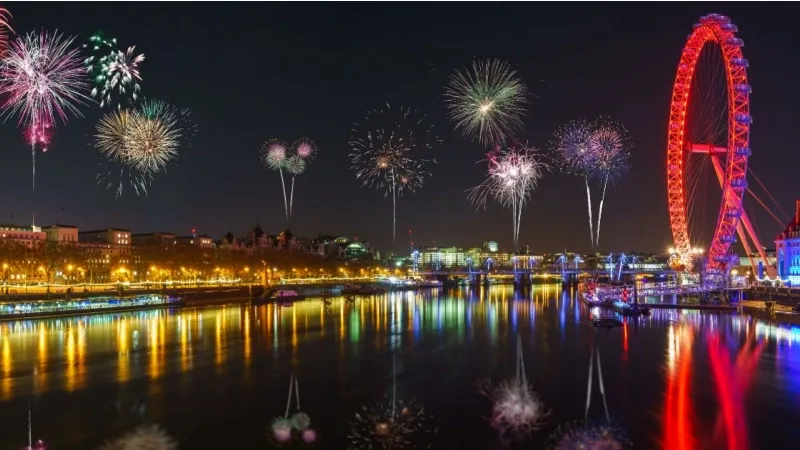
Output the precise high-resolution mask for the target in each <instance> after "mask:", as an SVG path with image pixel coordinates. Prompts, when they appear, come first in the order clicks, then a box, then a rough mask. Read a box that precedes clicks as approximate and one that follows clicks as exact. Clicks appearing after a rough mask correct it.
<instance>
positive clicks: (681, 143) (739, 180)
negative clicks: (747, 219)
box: [667, 14, 752, 272]
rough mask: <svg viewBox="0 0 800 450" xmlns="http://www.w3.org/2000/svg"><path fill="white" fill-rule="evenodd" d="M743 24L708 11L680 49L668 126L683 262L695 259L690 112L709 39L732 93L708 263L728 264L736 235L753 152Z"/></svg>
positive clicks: (711, 267)
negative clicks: (688, 176)
mask: <svg viewBox="0 0 800 450" xmlns="http://www.w3.org/2000/svg"><path fill="white" fill-rule="evenodd" d="M737 31H738V28H737V27H736V25H734V24H733V23H732V22H731V21H730V19H729V18H727V17H725V16H721V15H719V14H709V15H706V16H703V17H701V18H700V22H699V23H697V24H695V26H694V29H693V30H692V32H691V33H690V34H689V36H688V38H687V40H686V44H685V45H684V47H683V51H682V52H681V58H680V61H679V63H678V70H677V73H676V75H675V82H674V83H673V88H672V97H671V101H670V115H669V125H668V131H667V202H668V209H669V215H670V227H671V230H672V237H673V240H674V246H675V251H676V253H677V255H678V256H679V257H680V259H681V260H682V262H684V264H687V263H689V262H690V261H691V258H692V248H693V246H692V242H691V236H690V235H689V230H688V217H687V201H686V192H685V189H684V186H685V183H684V177H685V167H684V165H685V163H684V156H685V154H686V151H687V142H686V136H685V132H686V129H687V125H688V124H687V123H686V122H687V120H686V112H687V108H688V106H689V104H691V99H690V98H689V93H690V91H691V86H692V81H693V80H694V72H695V68H696V66H697V63H698V60H699V57H700V52H701V51H702V50H703V48H704V47H705V46H706V45H707V44H709V43H716V44H718V45H719V47H720V51H721V53H722V56H723V61H724V65H725V71H726V91H727V94H728V121H727V122H728V138H727V149H726V159H725V167H724V168H723V169H724V174H725V177H724V182H723V186H722V198H721V199H720V208H719V213H718V216H717V222H716V227H715V229H714V236H713V238H712V241H711V244H710V245H709V247H708V249H707V252H706V263H705V269H706V270H707V271H711V272H713V271H721V270H725V269H726V268H727V266H728V251H729V249H730V246H731V244H732V243H733V241H734V240H735V233H736V231H737V226H738V225H739V218H740V217H741V216H742V214H743V209H742V199H743V196H744V192H745V190H746V188H747V180H746V175H747V161H748V157H749V155H750V146H749V142H750V124H751V123H752V117H751V116H750V85H749V84H748V82H747V66H748V62H747V60H746V59H744V57H743V54H742V46H743V45H744V44H743V42H742V40H741V39H739V38H738V37H737V36H736V32H737Z"/></svg>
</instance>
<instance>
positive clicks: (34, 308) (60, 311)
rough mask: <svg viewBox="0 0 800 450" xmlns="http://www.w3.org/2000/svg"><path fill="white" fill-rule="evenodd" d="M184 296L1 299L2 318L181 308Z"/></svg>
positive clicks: (150, 295)
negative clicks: (37, 299) (2, 300)
mask: <svg viewBox="0 0 800 450" xmlns="http://www.w3.org/2000/svg"><path fill="white" fill-rule="evenodd" d="M183 305H184V299H183V298H182V297H176V296H170V295H161V294H145V295H138V296H130V297H108V296H105V297H90V298H84V299H80V300H39V301H17V302H0V320H16V319H32V318H38V317H57V316H69V315H79V314H102V313H112V312H124V311H134V310H139V309H155V308H169V307H179V306H183Z"/></svg>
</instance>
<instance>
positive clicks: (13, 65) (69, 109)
mask: <svg viewBox="0 0 800 450" xmlns="http://www.w3.org/2000/svg"><path fill="white" fill-rule="evenodd" d="M73 41H74V38H72V37H64V36H63V35H62V34H60V33H58V32H55V33H52V34H51V33H48V32H46V31H42V32H40V33H29V34H27V35H26V36H24V37H20V38H17V39H15V40H14V41H13V42H12V43H11V45H10V46H9V49H8V53H7V55H6V57H5V58H4V59H3V60H2V62H0V96H4V97H6V100H5V102H4V104H3V109H4V111H3V114H5V115H6V116H10V115H16V116H18V118H19V123H20V125H22V126H28V125H30V124H33V123H35V122H36V121H37V120H42V121H44V122H46V123H49V124H51V125H53V124H55V119H56V116H58V117H60V118H61V120H62V121H63V122H64V123H66V122H67V119H68V115H69V114H72V115H75V116H81V113H80V110H79V109H78V106H79V105H83V104H85V103H84V102H85V100H88V97H87V96H86V94H85V93H86V92H87V91H88V89H89V84H88V80H87V78H86V71H85V69H84V68H83V65H82V62H81V57H80V54H79V53H78V49H77V48H73V47H72V43H73Z"/></svg>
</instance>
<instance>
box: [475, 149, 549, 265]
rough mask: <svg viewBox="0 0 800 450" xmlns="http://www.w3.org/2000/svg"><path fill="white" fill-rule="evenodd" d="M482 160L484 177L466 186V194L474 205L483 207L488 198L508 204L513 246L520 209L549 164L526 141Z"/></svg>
mask: <svg viewBox="0 0 800 450" xmlns="http://www.w3.org/2000/svg"><path fill="white" fill-rule="evenodd" d="M486 161H487V162H488V165H489V170H488V173H487V176H486V180H484V182H483V183H481V184H479V185H478V186H475V187H474V188H472V189H470V190H469V191H468V192H469V196H468V198H469V200H470V201H471V202H472V203H473V204H475V205H477V206H478V207H485V206H486V203H487V201H488V200H489V199H490V198H491V199H494V200H495V201H496V202H497V203H499V204H500V205H501V206H504V207H509V208H511V214H512V218H513V221H512V227H513V237H514V248H515V249H516V248H517V246H518V244H519V230H520V223H521V222H522V211H523V210H524V209H525V204H526V203H527V202H528V200H530V196H531V192H533V190H534V189H535V188H536V186H537V185H538V184H539V181H540V180H541V178H542V176H543V175H544V173H545V172H546V171H547V170H549V166H548V164H547V163H545V162H544V161H543V160H542V158H541V154H540V153H539V152H538V151H537V150H536V149H534V148H531V147H528V146H527V144H524V145H521V146H520V147H519V148H508V149H505V150H502V151H499V152H492V153H490V154H489V155H488V158H487V159H486Z"/></svg>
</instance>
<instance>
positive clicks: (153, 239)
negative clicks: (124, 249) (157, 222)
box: [131, 231, 175, 248]
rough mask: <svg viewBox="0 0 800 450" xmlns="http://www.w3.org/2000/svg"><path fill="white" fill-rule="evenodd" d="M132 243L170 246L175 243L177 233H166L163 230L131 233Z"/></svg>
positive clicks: (135, 244)
mask: <svg viewBox="0 0 800 450" xmlns="http://www.w3.org/2000/svg"><path fill="white" fill-rule="evenodd" d="M131 243H132V244H133V245H134V246H155V247H164V248H168V247H172V246H174V245H175V235H174V234H173V233H165V232H163V231H156V232H154V233H137V234H132V235H131Z"/></svg>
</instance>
